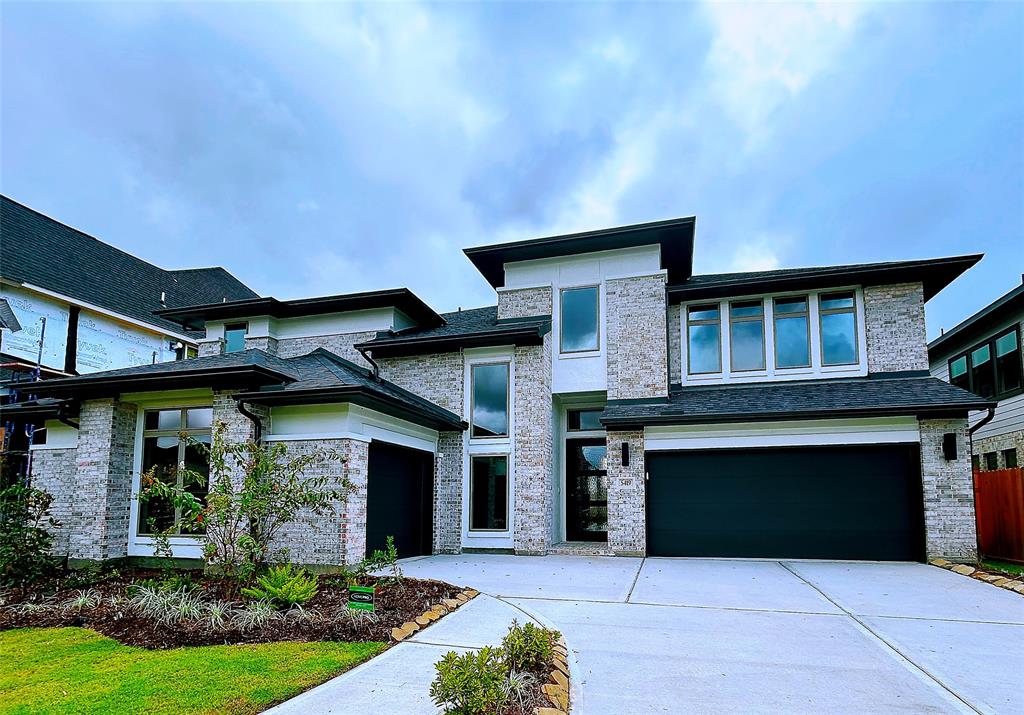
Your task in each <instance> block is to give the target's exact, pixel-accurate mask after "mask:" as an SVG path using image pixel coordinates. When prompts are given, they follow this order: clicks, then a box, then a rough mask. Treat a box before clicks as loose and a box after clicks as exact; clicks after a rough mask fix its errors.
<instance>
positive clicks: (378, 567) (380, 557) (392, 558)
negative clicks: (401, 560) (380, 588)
mask: <svg viewBox="0 0 1024 715" xmlns="http://www.w3.org/2000/svg"><path fill="white" fill-rule="evenodd" d="M375 571H390V572H391V576H390V577H389V578H388V579H387V580H389V581H391V582H393V583H397V584H399V585H401V583H402V581H403V578H404V576H403V575H402V567H401V566H399V565H398V548H397V547H396V546H395V537H393V536H389V537H388V538H387V541H386V546H385V549H384V551H381V550H380V549H374V550H373V553H372V554H370V555H369V556H367V557H366V558H365V559H363V560H362V561H360V562H359V564H358V565H357V566H356V574H357V575H358V576H366V575H367V574H370V573H373V572H375Z"/></svg>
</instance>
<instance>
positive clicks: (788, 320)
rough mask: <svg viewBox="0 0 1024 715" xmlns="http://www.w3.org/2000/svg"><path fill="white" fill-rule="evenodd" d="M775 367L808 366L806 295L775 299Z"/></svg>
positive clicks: (809, 364)
mask: <svg viewBox="0 0 1024 715" xmlns="http://www.w3.org/2000/svg"><path fill="white" fill-rule="evenodd" d="M774 308H775V367H777V368H789V367H810V366H811V333H810V325H809V323H808V320H807V316H808V312H807V297H806V296H796V297H792V298H776V299H775V305H774Z"/></svg>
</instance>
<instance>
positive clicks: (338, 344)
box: [277, 331, 377, 368]
mask: <svg viewBox="0 0 1024 715" xmlns="http://www.w3.org/2000/svg"><path fill="white" fill-rule="evenodd" d="M375 337H377V333H376V331H368V332H362V333H339V334H337V335H315V336H312V337H308V338H282V339H280V340H278V341H277V356H278V357H282V358H290V357H297V356H299V355H308V354H309V353H311V352H313V351H314V350H316V349H317V348H324V349H325V350H329V351H330V352H332V353H334V354H335V355H338V356H339V357H343V358H345V359H346V360H350V361H351V362H354V363H355V364H356V365H359V366H361V367H366V368H368V367H370V363H368V362H366V360H364V359H363V356H362V355H360V354H359V351H358V350H356V349H355V348H354V347H352V346H353V345H356V344H357V343H364V342H366V341H367V340H373V339H374V338H375Z"/></svg>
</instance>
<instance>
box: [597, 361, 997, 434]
mask: <svg viewBox="0 0 1024 715" xmlns="http://www.w3.org/2000/svg"><path fill="white" fill-rule="evenodd" d="M995 405H996V403H995V402H993V401H992V400H986V399H985V398H983V397H978V396H977V395H975V394H973V393H970V392H968V391H967V390H962V389H960V388H959V387H955V386H953V385H950V384H949V383H948V382H945V381H943V380H939V379H938V378H935V377H930V376H928V375H926V374H914V375H910V376H899V377H877V376H875V377H871V376H869V377H854V378H837V379H829V380H809V381H793V382H762V383H746V384H733V385H707V386H698V387H678V386H677V387H674V388H673V390H672V391H671V392H670V394H669V397H668V399H665V400H661V401H653V400H652V401H645V402H635V401H631V402H619V403H609V404H608V406H607V407H605V410H604V414H603V415H602V418H601V422H603V423H604V424H605V425H606V426H608V427H615V428H626V427H642V426H647V425H681V424H699V423H722V422H761V421H776V420H792V419H829V418H838V417H885V416H898V415H918V416H925V415H928V416H962V415H965V414H966V413H967V412H968V411H970V410H983V409H987V408H988V407H994V406H995Z"/></svg>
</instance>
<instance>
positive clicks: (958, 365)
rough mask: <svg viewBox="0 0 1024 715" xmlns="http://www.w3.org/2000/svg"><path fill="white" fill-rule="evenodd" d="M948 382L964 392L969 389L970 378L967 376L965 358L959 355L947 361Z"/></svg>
mask: <svg viewBox="0 0 1024 715" xmlns="http://www.w3.org/2000/svg"><path fill="white" fill-rule="evenodd" d="M949 381H950V383H951V384H953V385H956V386H957V387H962V388H963V389H965V390H970V389H971V377H970V375H968V374H967V356H966V355H961V356H960V357H958V358H954V359H952V360H950V361H949Z"/></svg>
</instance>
